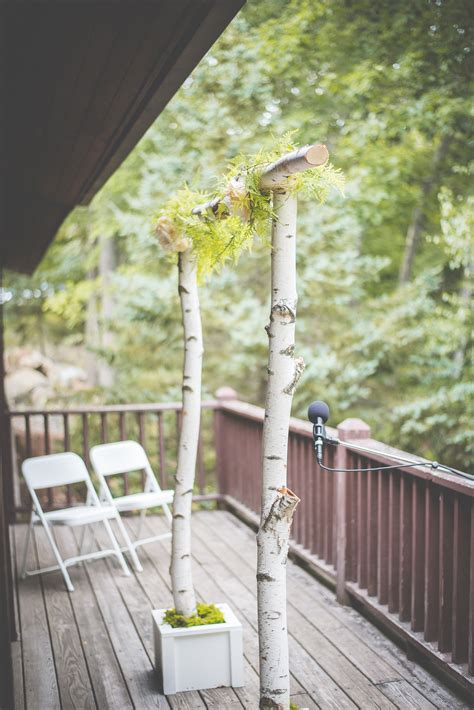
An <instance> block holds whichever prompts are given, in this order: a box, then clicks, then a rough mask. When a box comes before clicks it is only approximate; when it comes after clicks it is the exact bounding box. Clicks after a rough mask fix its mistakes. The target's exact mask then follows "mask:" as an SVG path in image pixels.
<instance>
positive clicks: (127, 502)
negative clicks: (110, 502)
mask: <svg viewBox="0 0 474 710" xmlns="http://www.w3.org/2000/svg"><path fill="white" fill-rule="evenodd" d="M173 496H174V491H171V490H169V491H159V492H155V491H150V492H149V493H132V494H131V495H128V496H121V497H119V498H114V505H115V507H116V508H117V510H143V509H144V508H154V507H156V506H158V505H163V504H164V503H172V502H173Z"/></svg>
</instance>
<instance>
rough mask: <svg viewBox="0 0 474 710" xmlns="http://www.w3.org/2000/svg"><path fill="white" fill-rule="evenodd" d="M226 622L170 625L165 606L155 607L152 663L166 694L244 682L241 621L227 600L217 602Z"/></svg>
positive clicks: (233, 685)
mask: <svg viewBox="0 0 474 710" xmlns="http://www.w3.org/2000/svg"><path fill="white" fill-rule="evenodd" d="M216 606H217V607H218V608H219V609H221V610H222V611H223V612H224V618H225V623H223V624H207V625H205V626H192V627H190V628H187V629H186V628H182V629H173V628H172V627H171V626H170V625H169V624H163V617H164V615H165V612H166V609H155V610H153V611H152V616H153V634H154V638H155V666H156V671H157V673H158V675H159V677H160V680H161V684H162V688H163V692H164V693H165V695H171V694H172V693H179V692H181V691H183V690H205V689H206V688H218V687H219V686H232V687H234V688H238V687H240V686H242V685H243V684H244V664H243V646H242V625H241V623H240V621H239V620H238V619H237V617H236V616H235V614H234V613H233V612H232V610H231V609H230V607H228V606H227V604H216Z"/></svg>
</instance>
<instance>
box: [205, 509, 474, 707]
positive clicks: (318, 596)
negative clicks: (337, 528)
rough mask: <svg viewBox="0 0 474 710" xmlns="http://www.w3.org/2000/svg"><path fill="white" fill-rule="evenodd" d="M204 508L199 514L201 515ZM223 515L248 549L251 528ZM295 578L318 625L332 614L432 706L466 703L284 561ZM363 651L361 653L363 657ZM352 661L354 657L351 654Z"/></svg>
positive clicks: (230, 532)
mask: <svg viewBox="0 0 474 710" xmlns="http://www.w3.org/2000/svg"><path fill="white" fill-rule="evenodd" d="M207 515H208V513H207V512H206V513H205V514H203V515H202V516H201V517H202V518H205V516H207ZM222 515H223V516H225V517H226V519H227V522H228V524H229V526H230V527H229V528H228V533H227V534H228V537H229V538H230V539H232V540H233V541H234V538H235V540H239V539H240V541H241V547H240V549H241V550H243V551H244V553H245V551H246V550H248V547H249V545H251V544H253V543H254V540H255V535H254V533H253V531H252V530H251V529H250V528H249V527H248V526H246V525H242V524H241V523H240V521H239V520H238V519H237V518H236V517H235V516H233V515H232V514H230V513H222ZM296 582H298V584H299V586H300V587H302V588H303V589H304V590H305V592H306V594H307V597H308V598H309V599H312V600H314V601H315V602H317V603H318V605H319V607H318V612H317V618H318V627H319V618H320V614H321V609H322V610H324V611H325V612H326V613H329V614H331V615H332V616H334V617H335V618H336V619H337V621H339V622H340V623H341V624H342V625H343V626H346V627H347V628H348V629H349V632H350V633H351V634H352V635H353V637H354V644H355V647H357V644H358V642H359V641H362V642H363V643H364V644H365V645H366V647H368V648H369V649H371V650H372V651H373V652H374V653H376V654H377V656H379V657H380V658H383V659H384V660H385V661H386V662H387V663H388V664H389V665H390V666H392V668H393V669H394V670H395V671H396V672H397V673H399V674H400V677H402V678H404V679H405V680H407V681H408V682H409V683H411V684H412V685H413V686H414V687H416V688H417V689H418V691H420V692H421V693H422V694H423V695H424V696H425V698H428V699H429V700H430V701H431V702H432V703H434V704H435V706H436V707H438V708H440V709H442V710H445V709H446V708H449V709H450V710H451V709H452V710H463V709H464V710H465V709H466V708H468V707H469V706H468V705H467V704H466V703H464V702H463V701H462V700H460V699H459V698H458V696H456V695H455V694H454V693H452V692H451V691H450V690H449V689H448V688H447V687H446V686H445V685H443V684H442V683H440V682H439V681H438V680H437V679H436V678H435V677H434V676H432V675H431V674H430V673H429V672H428V671H427V670H425V669H424V668H423V667H422V666H420V665H419V664H418V663H416V662H414V661H412V660H409V659H408V658H407V656H406V654H405V653H404V652H403V651H402V650H400V649H399V648H398V646H397V645H396V644H394V643H393V642H392V641H391V640H390V639H388V638H387V637H386V636H385V635H384V634H383V633H382V632H380V631H379V630H378V629H377V628H376V627H375V626H374V625H373V624H371V623H369V622H368V621H367V620H366V619H364V617H362V616H361V615H360V614H358V613H357V612H356V611H355V610H354V609H352V608H350V607H343V606H341V605H340V604H338V603H337V602H336V600H335V597H334V594H333V593H332V592H331V591H330V590H329V589H327V588H326V587H325V586H324V585H322V584H308V574H307V573H306V572H305V571H304V570H303V569H302V568H301V567H299V566H298V565H296V564H292V563H289V564H288V584H289V587H291V588H293V587H292V585H294V584H295V583H296ZM332 639H333V641H334V642H336V643H338V641H339V635H338V632H336V631H335V632H334V635H333V636H332ZM364 656H365V654H362V657H364ZM355 659H356V661H357V660H358V657H357V655H355ZM365 672H372V671H371V669H366V671H365Z"/></svg>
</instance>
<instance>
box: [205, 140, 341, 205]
mask: <svg viewBox="0 0 474 710" xmlns="http://www.w3.org/2000/svg"><path fill="white" fill-rule="evenodd" d="M328 159H329V151H328V149H327V148H326V146H325V145H324V144H323V143H314V144H312V145H304V146H302V147H301V148H298V149H297V150H294V151H292V152H291V153H287V154H286V155H283V156H282V157H281V158H279V159H278V160H276V161H275V162H274V163H271V164H270V165H268V167H267V168H265V170H264V171H263V173H262V178H261V181H260V186H261V188H262V190H264V191H267V190H275V189H278V188H279V187H281V186H282V185H284V183H285V180H287V179H288V178H289V177H290V175H295V174H296V173H301V172H303V171H304V170H308V169H310V168H317V167H320V166H321V165H324V164H325V163H326V162H327V161H328ZM239 180H242V181H243V178H242V177H239V176H237V177H236V178H234V181H235V182H239ZM229 207H230V205H229V200H228V198H227V196H226V197H214V198H213V199H212V200H209V202H204V203H203V204H202V205H197V206H196V207H194V209H193V210H192V213H193V214H195V215H198V216H199V217H203V218H205V217H206V216H208V217H227V216H228V215H229Z"/></svg>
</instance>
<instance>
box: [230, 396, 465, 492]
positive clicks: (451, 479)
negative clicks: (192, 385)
mask: <svg viewBox="0 0 474 710" xmlns="http://www.w3.org/2000/svg"><path fill="white" fill-rule="evenodd" d="M219 406H220V408H221V409H223V410H224V411H227V412H229V413H232V414H234V415H236V416H239V417H242V418H244V419H250V420H252V421H255V422H262V423H263V420H264V416H265V410H264V409H262V407H257V406H255V405H253V404H248V403H247V402H241V401H239V400H226V401H221V402H220V403H219ZM326 429H327V432H328V434H329V435H330V436H337V429H334V428H332V427H326ZM290 432H291V433H293V434H299V435H301V436H306V437H308V438H311V437H312V435H313V425H312V424H311V423H310V422H306V421H304V420H302V419H296V418H295V417H292V418H291V420H290ZM360 445H363V446H366V447H367V448H371V449H372V450H373V453H372V452H371V453H364V452H361V451H358V450H357V447H358V446H360ZM344 446H346V448H348V449H349V450H350V451H352V452H353V453H354V454H358V455H359V456H362V457H363V458H364V459H366V460H368V461H371V462H374V461H375V462H376V463H380V464H386V465H394V464H395V463H396V461H394V460H393V458H391V456H395V457H398V458H404V459H409V460H415V461H423V460H424V459H423V458H422V457H419V456H414V455H412V454H410V453H408V452H406V451H402V450H401V449H396V448H394V447H392V446H388V445H387V444H384V443H382V442H380V441H377V440H375V439H357V441H354V442H353V447H352V446H351V440H350V439H349V440H348V441H344ZM402 464H403V461H400V465H402ZM374 468H376V467H375V466H374ZM400 470H401V471H402V472H403V473H406V474H408V475H411V476H415V477H417V478H422V479H425V480H430V481H432V482H433V483H435V484H437V485H440V486H443V487H445V488H450V489H451V490H453V491H457V492H459V493H463V494H465V495H468V496H471V497H474V481H469V480H467V479H466V478H461V477H460V476H456V474H451V473H448V472H445V471H441V470H439V469H438V470H433V469H431V468H429V467H426V468H425V467H423V466H419V467H418V466H413V467H409V466H405V464H403V468H402V469H400Z"/></svg>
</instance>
